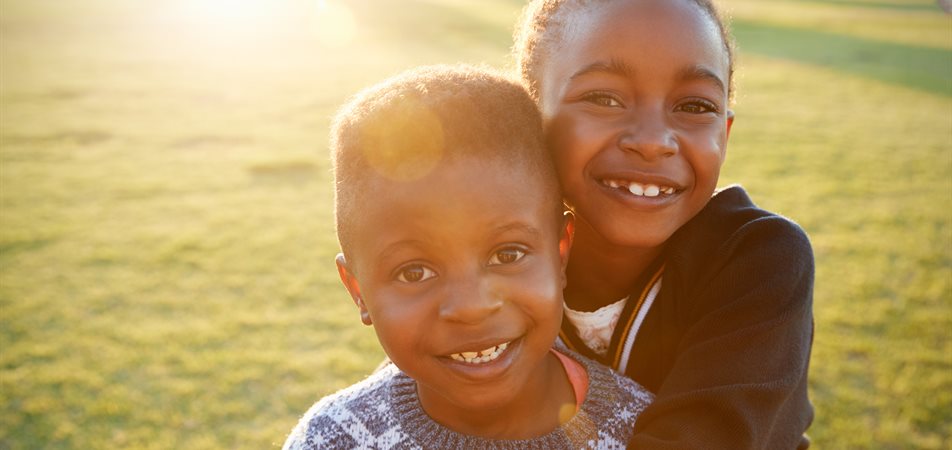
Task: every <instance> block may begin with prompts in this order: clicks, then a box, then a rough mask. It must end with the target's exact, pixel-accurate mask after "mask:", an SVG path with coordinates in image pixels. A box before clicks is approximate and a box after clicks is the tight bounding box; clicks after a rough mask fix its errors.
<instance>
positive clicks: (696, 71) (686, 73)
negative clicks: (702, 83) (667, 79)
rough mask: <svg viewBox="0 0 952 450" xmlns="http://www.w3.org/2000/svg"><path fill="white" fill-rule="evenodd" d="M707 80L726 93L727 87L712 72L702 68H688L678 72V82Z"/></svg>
mask: <svg viewBox="0 0 952 450" xmlns="http://www.w3.org/2000/svg"><path fill="white" fill-rule="evenodd" d="M694 80H707V81H711V82H713V83H714V84H716V85H717V87H719V88H720V89H721V90H722V91H727V85H726V84H724V80H722V79H721V77H719V76H717V74H716V73H714V71H713V70H710V69H708V68H707V67H704V66H700V65H698V66H690V67H685V68H683V69H681V70H680V71H678V81H694Z"/></svg>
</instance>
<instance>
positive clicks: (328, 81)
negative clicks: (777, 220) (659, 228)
mask: <svg viewBox="0 0 952 450" xmlns="http://www.w3.org/2000/svg"><path fill="white" fill-rule="evenodd" d="M721 3H722V6H723V7H724V8H725V9H726V10H727V12H728V13H729V14H730V15H731V16H732V18H733V28H734V31H735V34H736V37H737V41H738V46H739V57H738V73H737V85H738V96H737V102H736V108H735V110H736V113H737V120H736V122H735V124H734V129H733V134H732V135H731V144H730V149H729V157H728V161H727V164H726V166H725V168H724V172H723V174H722V179H721V185H727V184H730V183H742V184H743V185H744V186H745V187H746V188H747V189H748V191H749V192H750V193H751V195H752V197H753V198H754V199H755V201H757V202H758V203H759V204H760V205H761V206H762V207H765V208H767V209H770V210H773V211H777V212H780V213H782V214H784V215H787V216H789V217H791V218H793V219H794V220H796V221H797V222H799V223H800V224H801V225H803V227H804V228H805V229H806V230H807V232H808V233H809V234H810V236H811V239H812V241H813V245H814V248H815V252H816V259H817V263H818V267H817V279H816V291H815V313H816V341H815V343H814V348H813V360H812V365H811V380H810V388H811V395H812V399H813V401H814V403H815V406H816V411H817V418H816V421H815V423H814V425H813V427H812V428H811V430H810V435H811V437H812V438H813V439H814V442H815V444H816V448H819V449H852V448H856V449H862V448H877V449H909V448H922V449H949V448H952V16H950V15H947V14H945V13H943V12H942V10H941V9H940V7H939V6H938V5H937V3H936V2H935V1H933V0H892V1H890V0H827V1H807V0H771V1H766V0H728V1H723V2H721ZM522 4H523V2H522V1H518V0H483V1H479V2H476V1H465V0H403V1H399V2H398V1H373V0H337V1H331V0H327V1H319V0H190V1H184V0H166V1H161V2H158V1H156V2H138V1H136V2H133V1H122V0H88V1H75V0H72V1H66V0H64V1H46V0H43V1H37V0H0V449H39V448H44V449H104V448H131V449H172V448H183V449H185V448H187V449H220V448H242V449H244V448H248V449H251V448H255V449H260V448H275V447H279V446H280V445H281V443H283V441H284V438H285V436H286V434H287V433H288V432H289V431H290V429H291V427H292V426H293V425H294V424H295V422H296V420H297V418H298V417H299V416H300V415H301V414H302V413H303V412H304V411H305V410H306V409H307V408H308V407H309V406H310V405H311V403H312V402H313V401H315V400H316V399H318V398H319V397H321V396H323V395H325V394H328V393H330V392H332V391H334V390H336V389H339V388H341V387H343V386H346V385H349V384H351V383H353V382H356V381H358V380H360V379H361V378H362V377H363V376H365V375H366V374H368V373H369V372H370V371H371V370H372V369H373V368H374V367H375V366H376V364H377V363H378V362H379V361H380V360H381V358H382V356H383V353H382V351H381V350H380V349H379V346H378V344H377V342H376V338H375V336H374V334H373V331H372V329H371V328H369V327H364V326H363V325H361V323H360V321H359V318H358V315H357V313H356V310H355V309H354V307H353V306H352V304H351V302H350V300H349V298H348V297H347V295H346V293H345V291H344V289H342V287H341V286H340V285H339V282H338V280H337V272H336V270H335V267H334V262H333V261H334V255H335V254H336V252H337V250H338V249H337V244H336V238H335V235H334V232H333V220H332V193H331V183H330V172H329V164H328V159H327V156H326V152H327V145H326V141H327V127H328V122H329V118H330V117H331V115H332V114H333V112H334V111H335V109H336V107H337V106H339V105H340V104H341V103H342V102H343V101H344V100H345V99H346V98H347V97H348V96H349V95H351V94H353V93H354V92H356V91H357V90H358V89H359V88H361V87H363V86H365V85H368V84H370V83H373V82H376V81H379V80H381V79H382V78H384V77H385V76H388V75H390V74H393V73H395V72H397V71H400V70H402V69H406V68H409V67H412V66H415V65H419V64H427V63H440V62H449V63H452V62H459V61H462V62H473V63H486V64H489V65H492V66H497V67H507V66H509V65H510V60H509V58H508V48H509V46H510V45H511V38H510V36H511V33H512V28H513V26H514V23H515V21H516V18H517V16H518V12H519V11H520V9H521V7H522Z"/></svg>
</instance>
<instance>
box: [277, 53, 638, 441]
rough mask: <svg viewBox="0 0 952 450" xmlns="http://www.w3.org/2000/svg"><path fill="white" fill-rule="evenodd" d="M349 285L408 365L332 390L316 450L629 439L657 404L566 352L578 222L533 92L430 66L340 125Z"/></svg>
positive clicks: (314, 436) (323, 404)
mask: <svg viewBox="0 0 952 450" xmlns="http://www.w3.org/2000/svg"><path fill="white" fill-rule="evenodd" d="M331 148H332V153H333V157H334V163H335V182H336V192H335V193H336V218H337V231H338V238H339V240H340V244H341V249H342V251H343V254H341V255H338V258H337V266H338V270H339V272H340V277H341V281H342V282H343V283H344V286H345V287H346V288H347V290H348V292H349V293H350V295H351V297H352V299H353V301H354V303H355V304H356V306H357V308H358V310H359V312H360V317H361V320H362V321H363V323H364V324H366V325H373V326H374V331H375V332H376V333H377V337H378V339H379V341H380V343H381V345H382V346H383V348H384V350H385V351H386V353H387V356H388V357H389V358H390V360H391V361H393V364H392V365H389V366H387V367H385V368H384V369H382V370H380V371H378V372H377V373H375V374H374V375H372V376H371V377H370V378H368V379H366V380H364V381H363V382H361V383H358V384H356V385H354V386H351V387H350V388H347V389H345V390H343V391H340V392H338V393H336V394H333V395H331V396H329V397H325V398H324V399H322V400H321V401H320V402H318V403H317V404H316V405H314V407H312V408H311V410H310V411H308V413H307V414H306V415H305V416H304V417H303V418H302V419H301V421H300V423H299V424H298V426H297V427H296V428H295V430H294V431H293V432H292V433H291V436H289V438H288V440H287V442H286V443H285V447H284V448H286V449H301V448H353V447H357V446H360V447H371V448H376V447H381V448H467V449H469V448H605V447H612V448H622V447H624V443H625V442H626V441H627V440H628V439H629V437H630V435H631V430H632V428H633V426H634V422H635V419H636V418H637V417H638V415H639V413H640V412H641V411H642V410H643V409H644V408H645V406H646V405H647V404H648V402H650V400H651V396H650V394H648V393H647V392H646V391H645V390H644V389H642V388H641V387H640V386H639V385H638V384H637V383H635V382H633V381H631V380H628V379H626V378H624V377H621V376H619V375H617V374H614V373H612V372H611V371H609V370H608V369H607V368H605V367H602V366H598V365H596V364H594V363H592V362H591V361H590V360H587V359H585V358H582V357H580V356H578V355H576V354H574V353H571V352H569V351H567V350H564V349H558V350H556V349H553V348H552V346H553V343H554V341H555V339H556V335H557V334H558V332H559V327H560V322H561V317H562V288H563V287H564V283H565V272H564V271H565V266H566V264H567V260H568V254H569V248H570V246H571V241H572V234H573V227H574V221H573V217H572V216H571V215H564V214H563V210H562V202H561V194H560V192H559V189H558V181H557V177H556V174H555V169H554V167H553V164H552V162H551V160H550V159H549V157H548V155H547V153H546V151H545V149H544V147H543V142H542V127H541V119H540V117H539V113H538V111H537V109H536V107H535V105H534V103H533V102H532V100H531V99H530V97H529V96H528V94H527V93H526V92H525V90H524V89H523V88H522V87H521V86H520V85H519V84H517V83H515V82H513V81H510V80H508V79H506V78H503V77H501V76H498V75H494V74H492V73H489V72H485V71H481V70H477V69H472V68H465V67H460V68H447V67H433V68H424V69H418V70H416V71H412V72H409V73H407V74H404V75H402V76H398V77H396V78H393V79H391V80H388V81H386V82H384V83H382V84H380V85H378V86H376V87H373V88H371V89H369V90H367V91H365V92H363V93H362V94H360V95H358V96H357V98H355V99H354V100H353V101H352V102H351V103H350V104H349V105H348V106H346V107H345V108H344V109H343V110H342V111H341V112H340V113H339V115H338V117H337V119H336V121H335V124H334V129H333V132H332V142H331Z"/></svg>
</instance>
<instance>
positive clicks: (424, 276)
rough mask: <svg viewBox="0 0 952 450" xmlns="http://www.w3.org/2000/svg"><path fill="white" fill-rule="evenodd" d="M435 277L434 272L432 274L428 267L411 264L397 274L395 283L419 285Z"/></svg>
mask: <svg viewBox="0 0 952 450" xmlns="http://www.w3.org/2000/svg"><path fill="white" fill-rule="evenodd" d="M435 276H436V272H433V270H432V269H430V268H429V267H427V266H424V265H422V264H413V265H410V266H406V267H404V268H402V269H400V271H399V272H397V281H399V282H401V283H419V282H421V281H426V280H429V279H430V278H433V277H435Z"/></svg>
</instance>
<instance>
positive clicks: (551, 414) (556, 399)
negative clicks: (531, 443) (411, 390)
mask: <svg viewBox="0 0 952 450" xmlns="http://www.w3.org/2000/svg"><path fill="white" fill-rule="evenodd" d="M539 366H540V367H539V370H538V371H537V372H539V373H540V374H541V375H538V376H532V377H529V378H528V380H529V382H528V383H526V386H525V388H524V389H523V390H522V391H521V392H519V393H518V394H517V396H516V397H515V398H514V399H513V401H510V402H509V404H507V405H505V406H502V407H500V408H497V409H494V410H492V411H486V410H479V411H476V410H467V409H466V408H459V407H451V408H447V407H446V406H447V405H445V404H444V403H445V402H441V401H440V399H434V398H430V397H429V396H425V395H424V392H423V391H421V390H420V389H419V386H417V391H418V392H419V396H420V403H421V405H423V409H424V410H425V411H426V412H427V414H428V415H429V416H430V417H432V418H433V420H436V421H437V422H439V423H441V424H442V425H444V426H445V427H447V428H450V429H452V430H454V431H456V432H457V433H462V434H468V435H471V436H479V437H482V438H485V439H505V440H515V439H532V438H537V437H539V436H544V435H546V434H548V433H551V432H552V431H554V430H555V429H556V428H558V427H559V424H560V422H559V407H560V406H562V405H565V404H566V403H568V404H571V405H574V404H575V393H574V391H573V390H572V385H571V384H570V382H569V380H568V377H567V376H566V375H565V370H564V369H563V368H562V363H561V362H559V361H558V359H557V357H556V356H555V355H553V354H552V353H551V352H549V353H546V355H545V357H544V358H543V360H542V362H540V364H539Z"/></svg>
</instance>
